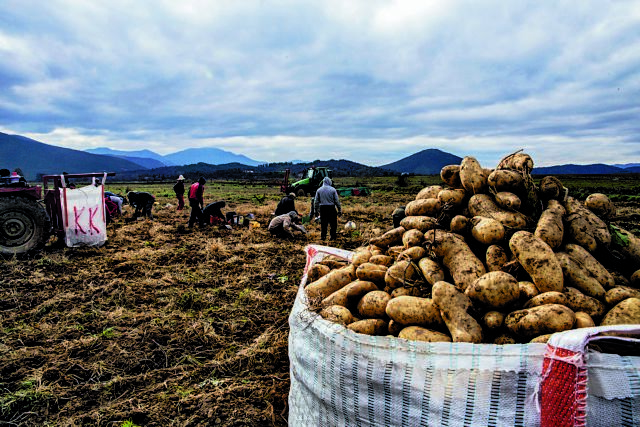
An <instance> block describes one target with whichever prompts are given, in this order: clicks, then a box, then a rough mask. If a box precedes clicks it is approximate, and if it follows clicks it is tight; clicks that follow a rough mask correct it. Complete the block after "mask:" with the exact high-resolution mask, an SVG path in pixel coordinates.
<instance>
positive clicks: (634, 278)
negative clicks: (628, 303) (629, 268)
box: [629, 270, 640, 288]
mask: <svg viewBox="0 0 640 427" xmlns="http://www.w3.org/2000/svg"><path fill="white" fill-rule="evenodd" d="M629 282H630V284H631V286H635V287H636V288H640V270H636V271H634V272H633V274H632V275H631V277H630V278H629Z"/></svg>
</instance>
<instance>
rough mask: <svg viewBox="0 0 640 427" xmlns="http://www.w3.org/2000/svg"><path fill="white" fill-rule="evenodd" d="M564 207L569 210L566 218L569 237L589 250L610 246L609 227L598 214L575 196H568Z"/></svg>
mask: <svg viewBox="0 0 640 427" xmlns="http://www.w3.org/2000/svg"><path fill="white" fill-rule="evenodd" d="M564 207H565V209H566V211H567V214H566V215H565V217H564V219H565V223H566V231H567V233H568V235H569V237H571V238H572V239H573V240H574V241H575V242H576V243H578V244H579V245H580V246H582V247H583V248H585V249H587V250H588V251H589V252H594V251H595V250H596V249H597V248H598V247H603V248H606V247H607V246H609V244H610V243H611V234H610V233H609V228H608V226H607V224H605V223H604V221H602V220H601V219H600V218H598V216H597V215H596V214H594V213H593V212H591V211H590V210H589V209H587V208H585V207H584V206H583V205H582V203H580V202H579V201H577V200H576V199H574V198H573V197H568V198H567V200H566V202H564Z"/></svg>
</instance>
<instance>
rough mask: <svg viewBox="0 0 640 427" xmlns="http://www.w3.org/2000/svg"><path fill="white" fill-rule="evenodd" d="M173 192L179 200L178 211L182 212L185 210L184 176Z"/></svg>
mask: <svg viewBox="0 0 640 427" xmlns="http://www.w3.org/2000/svg"><path fill="white" fill-rule="evenodd" d="M173 191H174V192H175V193H176V197H177V198H178V210H179V211H181V210H182V209H184V176H182V175H180V176H179V177H178V180H177V181H176V183H175V185H174V186H173Z"/></svg>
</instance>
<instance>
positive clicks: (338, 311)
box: [320, 305, 356, 325]
mask: <svg viewBox="0 0 640 427" xmlns="http://www.w3.org/2000/svg"><path fill="white" fill-rule="evenodd" d="M320 316H322V318H323V319H327V320H328V321H330V322H334V323H339V324H341V325H349V324H351V323H353V322H355V321H356V319H355V318H354V317H353V315H352V314H351V312H350V311H349V309H347V308H345V307H343V306H341V305H330V306H328V307H325V308H323V309H322V311H320Z"/></svg>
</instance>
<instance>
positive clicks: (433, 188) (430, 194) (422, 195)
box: [416, 185, 442, 200]
mask: <svg viewBox="0 0 640 427" xmlns="http://www.w3.org/2000/svg"><path fill="white" fill-rule="evenodd" d="M441 191H442V186H441V185H429V186H427V187H424V188H423V189H422V190H420V191H419V192H418V194H417V195H416V200H418V199H435V198H437V197H438V193H439V192H441Z"/></svg>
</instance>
